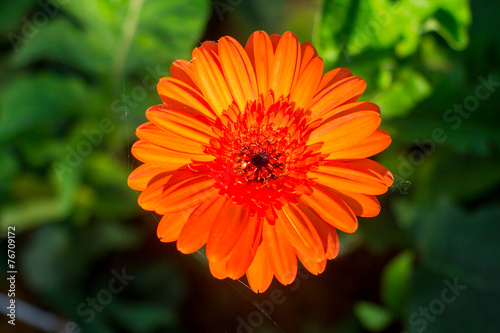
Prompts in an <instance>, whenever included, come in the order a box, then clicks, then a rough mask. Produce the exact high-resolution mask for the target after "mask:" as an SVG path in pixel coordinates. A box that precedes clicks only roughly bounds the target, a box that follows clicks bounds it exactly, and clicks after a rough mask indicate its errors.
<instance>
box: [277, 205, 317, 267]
mask: <svg viewBox="0 0 500 333" xmlns="http://www.w3.org/2000/svg"><path fill="white" fill-rule="evenodd" d="M276 213H277V214H278V221H277V224H281V226H282V228H283V229H284V230H285V235H286V237H287V239H288V241H289V242H290V244H291V245H292V246H293V247H295V248H296V250H297V251H296V252H300V253H302V254H303V255H304V256H306V257H311V258H314V259H316V261H317V262H320V261H322V260H323V259H324V257H325V251H324V248H323V245H322V243H321V239H320V237H319V235H318V231H317V230H316V229H315V228H314V225H313V224H312V223H311V221H310V220H309V217H307V215H306V214H305V213H304V212H303V211H302V210H301V209H299V208H298V207H297V206H295V205H292V204H289V205H286V206H283V209H282V210H277V211H276Z"/></svg>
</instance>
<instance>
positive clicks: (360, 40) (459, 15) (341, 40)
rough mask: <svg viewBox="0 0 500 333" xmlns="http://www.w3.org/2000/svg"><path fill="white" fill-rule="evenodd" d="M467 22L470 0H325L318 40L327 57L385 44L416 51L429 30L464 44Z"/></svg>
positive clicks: (330, 59) (402, 51) (454, 44)
mask: <svg viewBox="0 0 500 333" xmlns="http://www.w3.org/2000/svg"><path fill="white" fill-rule="evenodd" d="M469 24H470V9H469V6H468V2H467V1H466V0H460V1H451V0H441V1H419V2H414V1H404V0H402V1H396V2H395V1H390V0H359V1H346V0H344V1H335V0H325V1H324V3H323V10H322V16H321V23H320V25H319V29H317V42H318V46H319V48H320V50H321V52H320V53H321V54H322V55H323V56H324V57H325V59H326V60H327V61H328V62H336V61H338V60H339V58H340V57H341V56H342V55H344V56H347V57H351V56H356V55H359V54H361V53H364V52H366V51H367V50H369V49H387V48H390V49H394V50H395V51H396V54H397V55H398V56H399V57H401V58H404V57H407V56H409V55H412V54H413V53H415V52H416V50H417V49H418V45H419V43H420V38H421V36H422V35H423V34H425V33H426V32H428V31H429V30H435V31H437V32H438V33H440V34H441V35H442V36H443V38H445V39H446V40H447V41H448V43H449V44H450V46H451V47H453V48H456V49H463V48H464V47H465V46H466V45H467V42H468V37H467V27H468V25H469Z"/></svg>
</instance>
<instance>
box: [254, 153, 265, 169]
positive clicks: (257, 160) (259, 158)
mask: <svg viewBox="0 0 500 333" xmlns="http://www.w3.org/2000/svg"><path fill="white" fill-rule="evenodd" d="M250 163H252V164H253V165H255V166H256V167H257V168H262V167H265V166H266V165H267V164H268V163H269V156H267V154H266V153H258V154H255V155H253V156H252V158H251V159H250Z"/></svg>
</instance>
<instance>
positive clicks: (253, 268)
mask: <svg viewBox="0 0 500 333" xmlns="http://www.w3.org/2000/svg"><path fill="white" fill-rule="evenodd" d="M273 276H274V275H273V270H272V268H271V264H270V263H269V260H268V254H267V250H266V247H265V246H264V245H261V246H259V248H258V249H257V253H255V257H254V259H253V261H252V263H251V264H250V267H248V270H247V279H248V284H249V285H250V288H252V290H253V291H254V292H256V293H263V292H264V291H266V290H267V288H269V285H270V284H271V282H272V281H273Z"/></svg>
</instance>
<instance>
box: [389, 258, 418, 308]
mask: <svg viewBox="0 0 500 333" xmlns="http://www.w3.org/2000/svg"><path fill="white" fill-rule="evenodd" d="M413 260H414V258H413V254H412V253H411V252H410V251H404V252H402V253H400V254H399V255H398V256H397V257H395V258H394V259H392V260H391V262H390V263H389V264H387V266H386V267H385V268H384V272H383V273H382V286H381V290H382V300H383V301H384V303H385V304H386V305H387V306H388V307H389V308H390V309H391V311H392V312H393V313H394V314H397V315H398V316H400V315H402V314H403V309H404V306H405V305H406V300H407V296H408V284H409V278H410V274H411V271H412V264H413Z"/></svg>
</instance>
